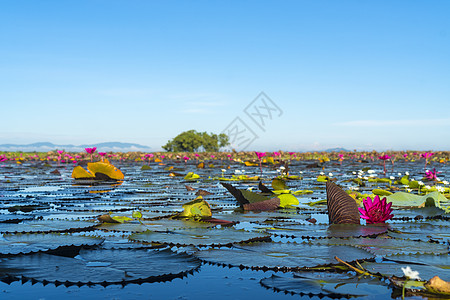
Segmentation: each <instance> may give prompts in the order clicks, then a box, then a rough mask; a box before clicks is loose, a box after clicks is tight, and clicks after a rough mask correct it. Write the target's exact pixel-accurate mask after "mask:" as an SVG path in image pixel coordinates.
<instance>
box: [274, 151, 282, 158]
mask: <svg viewBox="0 0 450 300" xmlns="http://www.w3.org/2000/svg"><path fill="white" fill-rule="evenodd" d="M273 156H279V157H280V156H281V153H280V152H274V153H273Z"/></svg>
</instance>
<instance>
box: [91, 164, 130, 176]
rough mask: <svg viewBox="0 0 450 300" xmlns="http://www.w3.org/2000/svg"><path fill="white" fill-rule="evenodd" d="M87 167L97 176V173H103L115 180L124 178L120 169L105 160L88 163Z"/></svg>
mask: <svg viewBox="0 0 450 300" xmlns="http://www.w3.org/2000/svg"><path fill="white" fill-rule="evenodd" d="M87 168H88V170H89V171H90V172H91V173H92V174H94V175H95V176H96V177H98V176H99V174H103V175H106V176H108V177H109V178H111V179H115V180H121V179H123V178H124V176H123V173H122V171H120V170H119V169H117V168H116V167H114V166H113V165H111V164H108V163H105V162H101V161H99V162H95V163H88V166H87ZM100 176H101V175H100Z"/></svg>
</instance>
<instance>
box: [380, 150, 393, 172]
mask: <svg viewBox="0 0 450 300" xmlns="http://www.w3.org/2000/svg"><path fill="white" fill-rule="evenodd" d="M389 158H391V157H390V156H389V155H387V154H383V155H381V156H378V159H381V160H382V161H383V172H384V174H386V161H387V160H388V159H389Z"/></svg>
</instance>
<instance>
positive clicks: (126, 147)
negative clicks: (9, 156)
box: [0, 142, 151, 152]
mask: <svg viewBox="0 0 450 300" xmlns="http://www.w3.org/2000/svg"><path fill="white" fill-rule="evenodd" d="M87 147H97V149H98V150H99V151H102V152H103V151H104V152H108V151H114V152H128V151H142V152H146V151H151V148H150V147H148V146H144V145H139V144H132V143H120V142H106V143H97V144H95V143H93V144H86V145H70V144H69V145H56V144H53V143H50V142H40V143H33V144H27V145H16V144H2V145H0V151H25V152H33V151H37V152H47V151H51V150H56V149H58V150H65V151H73V152H78V151H84V148H87Z"/></svg>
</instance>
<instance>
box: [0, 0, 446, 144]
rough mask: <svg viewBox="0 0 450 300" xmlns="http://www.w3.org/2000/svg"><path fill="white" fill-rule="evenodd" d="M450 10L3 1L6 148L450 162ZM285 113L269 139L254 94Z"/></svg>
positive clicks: (375, 4)
mask: <svg viewBox="0 0 450 300" xmlns="http://www.w3.org/2000/svg"><path fill="white" fill-rule="evenodd" d="M449 11H450V2H449V1H138V0H135V1H111V0H108V1H106V0H105V1H96V0H90V1H87V0H85V1H31V0H30V1H3V2H2V3H1V9H0V41H1V42H0V43H1V46H0V101H1V108H2V116H1V118H0V144H3V143H21V144H22V143H33V142H39V141H50V142H53V143H55V144H58V143H59V144H65V143H72V144H86V143H87V144H88V143H97V142H106V141H121V142H130V143H139V144H143V145H148V146H150V147H152V148H153V149H155V150H159V149H160V147H161V145H163V144H165V143H166V141H167V140H168V139H170V138H173V137H174V136H176V135H177V134H178V133H180V132H182V131H185V130H189V129H195V130H198V131H208V132H215V133H220V132H221V131H222V130H224V129H225V128H226V127H227V126H228V124H229V123H230V122H232V121H233V120H234V119H235V118H236V117H240V118H241V120H243V121H244V122H245V123H246V124H247V125H248V126H249V127H250V128H251V129H252V130H253V131H254V132H255V134H256V135H257V136H258V138H257V139H256V140H255V141H254V142H253V143H252V144H251V145H250V146H249V147H248V149H247V150H261V151H262V150H268V151H273V150H278V149H281V150H290V151H304V150H322V149H327V148H331V147H345V148H347V149H358V150H359V149H366V150H372V149H375V150H384V149H393V150H406V149H415V150H450V114H449V111H450V110H449V109H450V84H449V83H450V55H449V53H450V18H448V12H449ZM262 91H263V92H265V93H266V94H267V95H268V96H269V97H270V98H271V99H272V100H273V102H274V103H276V105H277V106H278V107H279V108H280V109H281V110H282V114H281V116H278V115H277V116H274V117H273V118H272V119H271V120H267V122H266V127H265V128H264V129H265V131H263V130H261V128H259V127H257V126H256V125H255V124H254V123H252V121H251V120H250V119H249V118H248V116H247V115H246V114H245V113H244V109H245V107H246V106H247V105H248V104H249V103H251V102H252V101H253V99H255V97H256V96H257V95H258V94H259V93H260V92H262Z"/></svg>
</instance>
